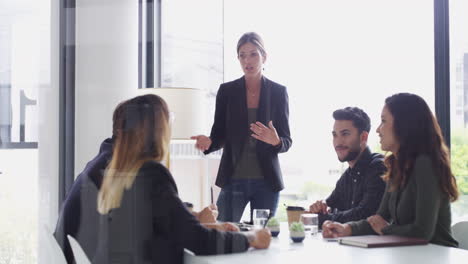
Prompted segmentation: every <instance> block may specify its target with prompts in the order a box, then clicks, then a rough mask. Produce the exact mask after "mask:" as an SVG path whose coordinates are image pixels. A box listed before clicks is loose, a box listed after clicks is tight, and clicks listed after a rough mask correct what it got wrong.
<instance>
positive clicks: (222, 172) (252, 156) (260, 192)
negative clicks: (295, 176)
mask: <svg viewBox="0 0 468 264" xmlns="http://www.w3.org/2000/svg"><path fill="white" fill-rule="evenodd" d="M237 58H238V59H239V62H240V65H241V67H242V70H243V71H244V76H243V77H241V78H239V79H237V80H234V81H231V82H227V83H223V84H221V86H220V87H219V90H218V93H217V95H216V111H215V117H214V124H213V127H212V129H211V134H210V136H209V137H207V136H204V135H198V136H193V137H192V139H195V140H196V147H197V148H198V149H200V150H201V151H204V153H205V154H208V153H211V152H213V151H216V150H219V149H221V148H223V155H222V157H221V163H220V165H219V170H218V176H217V178H216V185H217V186H219V187H221V193H220V195H219V198H218V201H217V206H218V210H219V216H218V220H220V221H233V222H238V221H239V220H240V219H241V217H242V213H243V211H244V209H245V206H246V205H247V203H248V202H250V209H251V212H252V210H253V209H270V212H271V213H272V215H274V214H275V211H276V207H277V205H278V198H279V192H280V191H281V190H282V189H283V188H284V185H283V179H282V174H281V168H280V165H279V160H278V153H282V152H286V151H288V149H289V148H290V147H291V144H292V140H291V136H290V132H289V120H288V119H289V103H288V100H289V99H288V93H287V91H286V87H285V86H283V85H280V84H278V83H275V82H273V81H271V80H269V79H267V78H266V77H265V76H263V74H262V70H263V64H264V63H265V61H266V58H267V53H266V51H265V47H264V45H263V40H262V39H261V37H260V36H259V35H258V34H257V33H254V32H249V33H245V34H244V35H242V37H241V38H240V39H239V42H238V43H237ZM251 215H252V214H251Z"/></svg>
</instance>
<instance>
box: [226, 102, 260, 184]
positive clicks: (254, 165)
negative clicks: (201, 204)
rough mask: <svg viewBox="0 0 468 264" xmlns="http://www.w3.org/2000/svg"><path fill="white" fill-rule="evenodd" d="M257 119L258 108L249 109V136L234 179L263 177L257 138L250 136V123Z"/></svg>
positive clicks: (233, 176)
mask: <svg viewBox="0 0 468 264" xmlns="http://www.w3.org/2000/svg"><path fill="white" fill-rule="evenodd" d="M256 120H257V108H249V109H248V124H249V126H248V128H247V129H249V133H248V135H249V137H248V138H247V139H246V140H245V143H244V148H243V150H242V154H241V156H240V157H239V162H238V163H237V165H236V169H235V170H234V174H233V175H232V178H233V179H262V178H263V174H262V170H261V169H260V163H259V162H258V158H257V148H256V145H257V140H256V139H255V138H253V137H251V136H250V134H251V133H252V132H251V131H250V124H251V123H254V122H256Z"/></svg>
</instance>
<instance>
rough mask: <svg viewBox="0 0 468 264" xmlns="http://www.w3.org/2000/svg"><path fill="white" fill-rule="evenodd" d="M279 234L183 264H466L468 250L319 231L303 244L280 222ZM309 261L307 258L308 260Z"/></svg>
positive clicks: (189, 256) (187, 255) (188, 256)
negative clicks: (359, 243) (366, 240)
mask: <svg viewBox="0 0 468 264" xmlns="http://www.w3.org/2000/svg"><path fill="white" fill-rule="evenodd" d="M281 227H282V229H281V232H280V235H279V236H278V237H276V238H272V241H271V244H270V247H269V248H268V249H264V250H256V249H249V251H247V252H243V253H236V254H227V255H216V256H194V255H193V254H191V253H188V252H186V253H185V263H186V264H210V263H226V264H230V263H232V264H249V263H255V264H259V263H260V264H262V263H265V264H274V263H282V264H284V263H291V264H292V263H299V261H300V262H301V263H304V262H305V263H314V262H315V261H320V262H321V263H327V264H328V263H340V264H344V263H360V264H376V263H378V264H405V263H411V264H432V263H433V264H446V263H463V264H467V263H468V250H463V249H456V248H449V247H443V246H438V245H434V244H429V245H423V246H402V247H385V248H360V247H353V246H346V245H340V244H338V242H331V241H327V240H325V239H323V238H322V235H321V234H320V233H319V234H318V235H315V236H311V235H309V236H307V237H306V238H305V239H304V241H303V242H302V243H293V242H292V240H291V239H290V238H289V231H288V230H287V229H286V226H285V225H284V224H283V225H282V226H281ZM308 260H310V261H308Z"/></svg>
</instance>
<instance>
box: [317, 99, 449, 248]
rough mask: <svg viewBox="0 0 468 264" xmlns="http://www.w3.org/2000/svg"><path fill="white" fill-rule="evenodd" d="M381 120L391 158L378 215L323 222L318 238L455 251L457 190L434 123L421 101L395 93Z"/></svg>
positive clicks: (380, 130) (381, 132)
mask: <svg viewBox="0 0 468 264" xmlns="http://www.w3.org/2000/svg"><path fill="white" fill-rule="evenodd" d="M381 119H382V121H381V124H380V126H379V127H378V128H377V133H378V134H379V137H380V144H381V148H382V150H384V151H389V152H391V153H392V154H391V155H389V156H388V157H387V158H386V159H385V164H386V166H387V168H388V171H387V173H386V174H385V175H384V177H383V179H384V180H385V181H386V182H387V187H386V191H385V194H384V197H383V198H382V202H381V204H380V207H379V210H378V211H377V214H375V215H373V216H370V217H368V218H367V220H361V221H358V222H349V223H346V224H339V223H336V222H330V221H326V222H325V223H324V224H323V236H324V237H340V236H349V235H369V234H379V235H401V236H407V237H417V238H423V239H426V240H428V241H429V242H431V243H434V244H439V245H443V246H450V247H457V246H458V242H457V241H456V240H455V239H454V238H453V237H452V234H451V209H450V203H451V202H453V201H455V200H457V198H458V190H457V184H456V180H455V177H454V176H453V174H452V171H451V168H450V156H449V155H450V154H449V151H448V148H447V146H446V145H445V143H444V138H443V136H442V132H441V130H440V127H439V124H438V123H437V120H436V118H435V117H434V115H433V114H432V112H431V110H430V109H429V107H428V105H427V104H426V102H425V101H424V99H422V98H421V97H419V96H417V95H414V94H409V93H399V94H395V95H392V96H390V97H388V98H387V99H386V100H385V106H384V108H383V110H382V115H381Z"/></svg>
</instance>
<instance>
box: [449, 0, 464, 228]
mask: <svg viewBox="0 0 468 264" xmlns="http://www.w3.org/2000/svg"><path fill="white" fill-rule="evenodd" d="M449 10H450V96H451V100H450V121H451V154H452V169H453V172H454V174H455V176H456V177H457V183H458V187H459V189H460V193H461V194H462V195H461V197H460V200H459V201H458V202H456V203H455V204H454V207H453V208H454V210H453V213H454V215H453V218H454V221H455V222H456V221H459V220H462V219H463V220H468V36H467V34H466V31H467V30H468V18H467V16H466V15H467V11H468V2H467V1H464V0H451V1H450V9H449Z"/></svg>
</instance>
